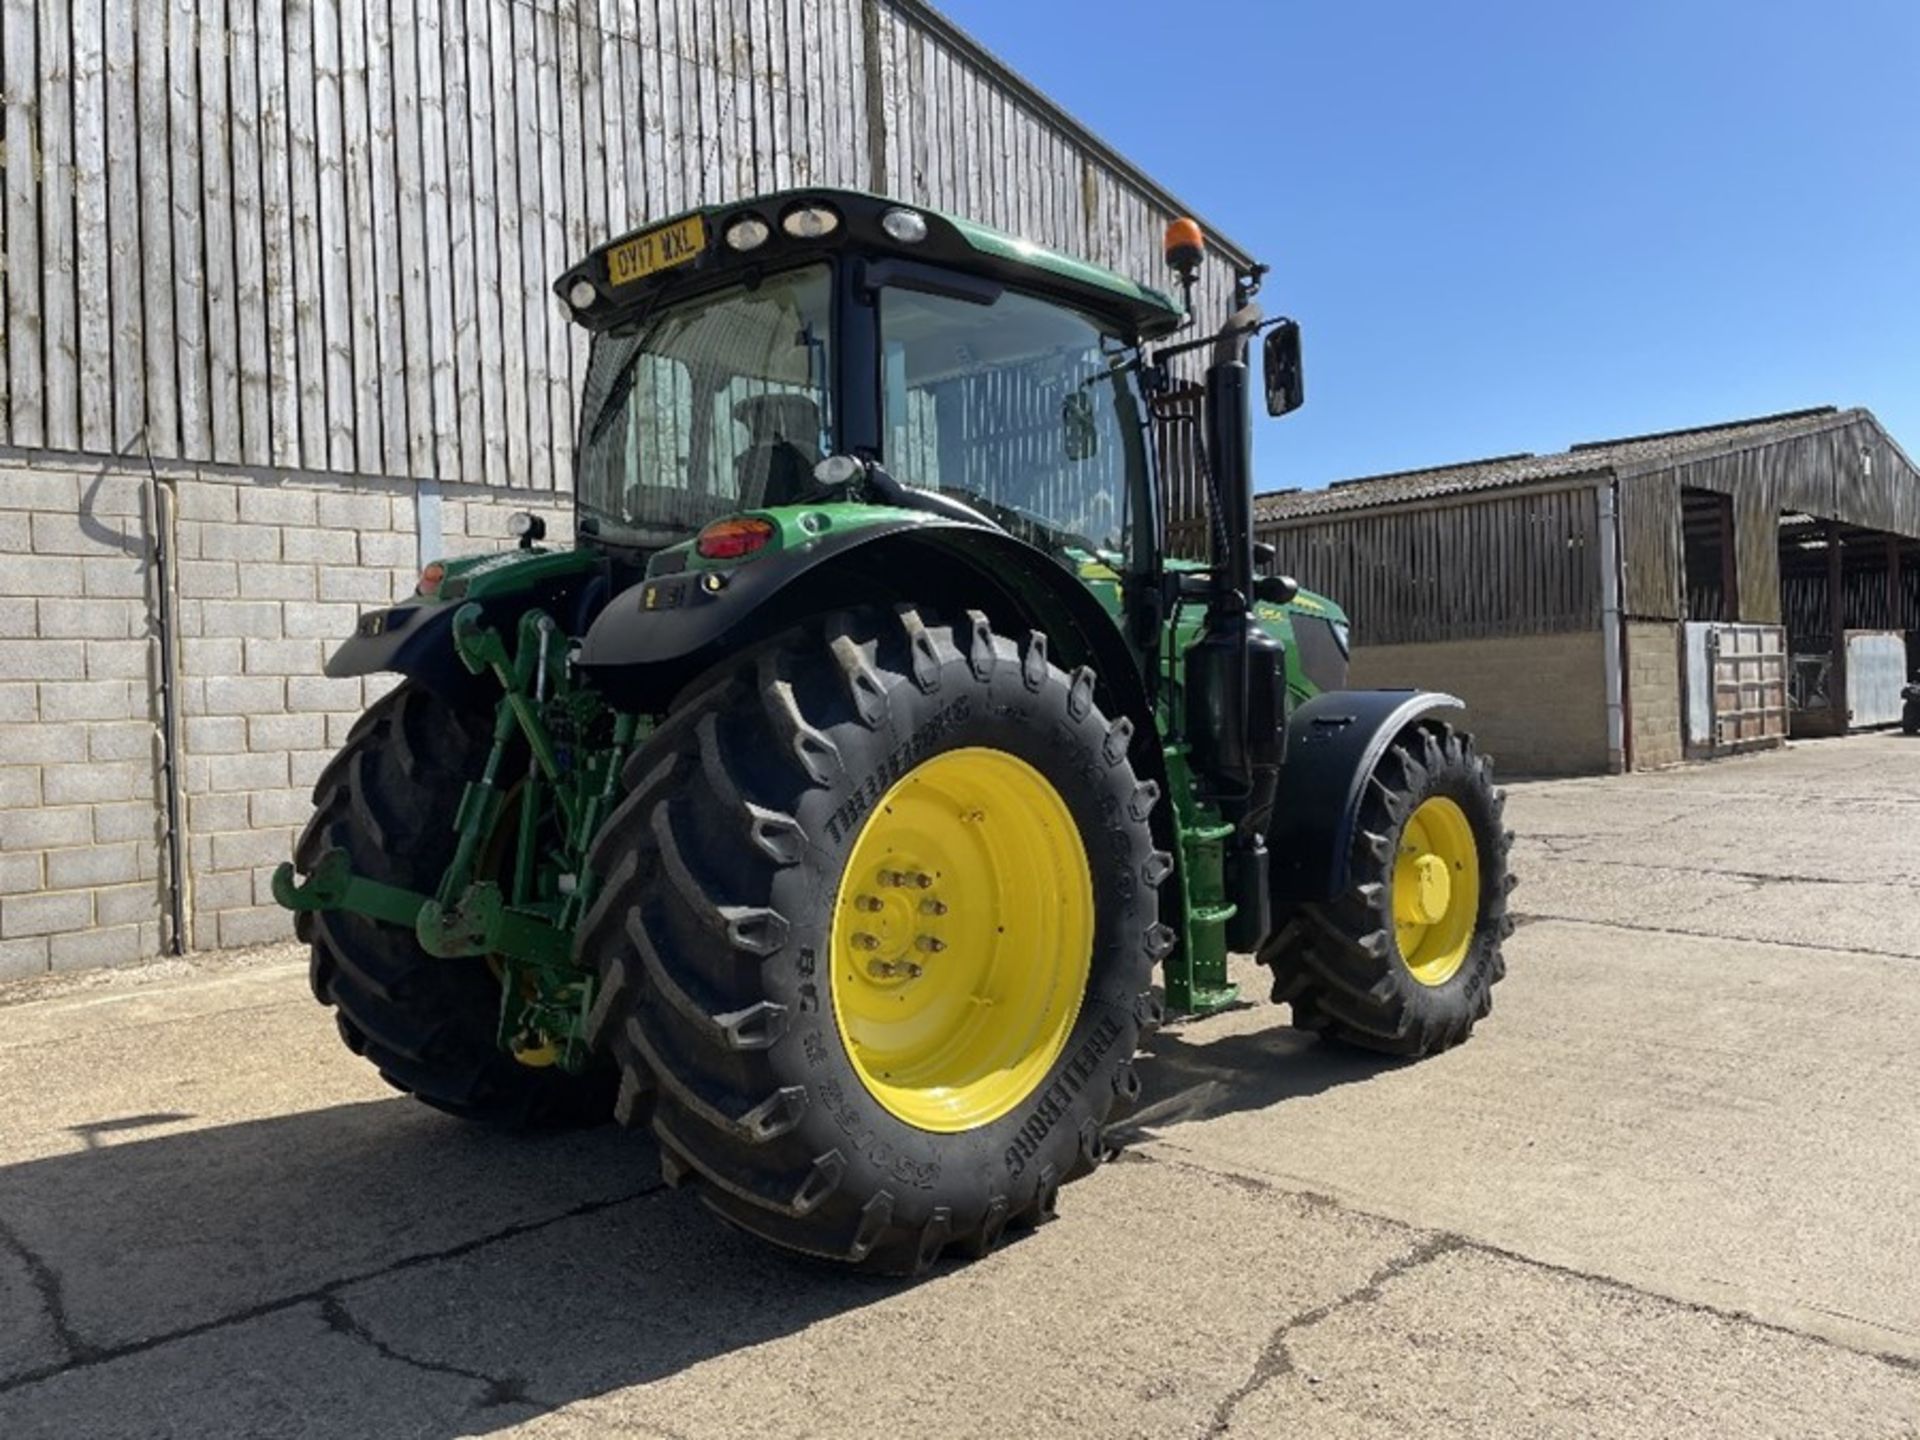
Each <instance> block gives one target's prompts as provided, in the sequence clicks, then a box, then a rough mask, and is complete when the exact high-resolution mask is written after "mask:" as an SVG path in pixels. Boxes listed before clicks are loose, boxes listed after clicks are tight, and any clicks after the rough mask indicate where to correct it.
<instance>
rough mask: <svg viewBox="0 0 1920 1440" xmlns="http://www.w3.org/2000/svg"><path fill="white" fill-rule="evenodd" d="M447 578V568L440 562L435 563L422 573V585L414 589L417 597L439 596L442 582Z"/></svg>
mask: <svg viewBox="0 0 1920 1440" xmlns="http://www.w3.org/2000/svg"><path fill="white" fill-rule="evenodd" d="M446 578H447V567H446V566H444V565H442V564H441V563H440V562H439V561H438V560H435V561H433V562H432V563H431V564H429V565H428V566H427V568H426V569H424V570H422V571H421V572H420V583H419V584H418V585H416V586H414V587H413V593H414V594H416V595H438V594H439V593H440V582H441V581H442V580H444V579H446Z"/></svg>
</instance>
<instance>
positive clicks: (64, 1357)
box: [0, 736, 1920, 1440]
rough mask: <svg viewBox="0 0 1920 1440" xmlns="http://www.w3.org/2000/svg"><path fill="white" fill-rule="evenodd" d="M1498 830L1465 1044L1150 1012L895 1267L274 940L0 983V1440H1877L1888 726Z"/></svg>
mask: <svg viewBox="0 0 1920 1440" xmlns="http://www.w3.org/2000/svg"><path fill="white" fill-rule="evenodd" d="M1507 813H1508V821H1509V823H1510V824H1511V825H1512V826H1513V828H1514V829H1515V830H1516V831H1517V832H1518V835H1519V839H1518V840H1517V842H1516V844H1515V847H1514V863H1515V867H1516V869H1517V870H1518V871H1519V873H1520V875H1521V877H1522V882H1521V888H1520V889H1519V890H1518V891H1517V892H1516V894H1515V897H1514V903H1515V908H1516V911H1517V912H1518V913H1519V914H1520V915H1521V916H1522V917H1523V920H1522V924H1521V926H1520V928H1519V930H1518V931H1517V933H1516V934H1515V935H1514V937H1513V939H1512V940H1511V941H1510V942H1509V945H1508V955H1509V964H1510V973H1509V976H1508V979H1507V980H1506V982H1505V983H1504V984H1503V985H1502V986H1501V987H1500V989H1499V991H1498V992H1497V999H1496V1006H1495V1011H1494V1014H1493V1016H1492V1018H1491V1019H1490V1020H1489V1021H1487V1022H1486V1023H1485V1024H1484V1025H1483V1026H1482V1028H1481V1029H1480V1031H1479V1032H1478V1033H1477V1034H1476V1035H1475V1036H1474V1038H1473V1040H1472V1042H1471V1043H1469V1044H1468V1045H1466V1046H1464V1047H1462V1048H1460V1049H1458V1050H1455V1051H1452V1052H1449V1053H1448V1054H1445V1055H1442V1056H1440V1057H1438V1058H1436V1059H1434V1060H1431V1061H1428V1062H1425V1063H1422V1064H1419V1065H1400V1064H1394V1063H1389V1062H1385V1061H1381V1060H1378V1059H1372V1058H1368V1057H1365V1056H1360V1055H1356V1054H1352V1053H1349V1052H1345V1051H1342V1050H1339V1049H1336V1048H1333V1047H1330V1046H1327V1045H1323V1044H1321V1043H1320V1042H1318V1041H1316V1040H1313V1039H1311V1038H1308V1037H1304V1036H1301V1035H1299V1034H1296V1033H1295V1032H1293V1031H1291V1030H1289V1029H1288V1028H1286V1025H1285V1020H1286V1015H1285V1012H1284V1011H1282V1010H1280V1009H1277V1008H1275V1007H1272V1006H1269V1005H1267V1004H1265V1003H1264V1002H1263V1001H1262V1002H1261V1003H1257V1004H1251V1005H1248V1006H1246V1007H1244V1008H1241V1009H1239V1010H1236V1011H1233V1012H1230V1013H1228V1014H1225V1015H1221V1016H1216V1017H1214V1018H1212V1019H1209V1020H1206V1021H1201V1022H1191V1023H1185V1024H1180V1025H1176V1026H1172V1027H1169V1028H1168V1029H1166V1030H1164V1031H1162V1032H1161V1033H1160V1034H1159V1035H1157V1036H1155V1037H1154V1038H1153V1040H1152V1041H1151V1045H1150V1049H1151V1056H1150V1058H1149V1059H1148V1060H1147V1061H1146V1062H1145V1063H1144V1064H1143V1067H1142V1068H1143V1074H1144V1076H1145V1078H1146V1081H1147V1087H1148V1088H1147V1094H1146V1096H1145V1097H1144V1099H1143V1105H1142V1108H1141V1110H1140V1111H1139V1112H1138V1113H1137V1114H1136V1115H1135V1116H1134V1117H1133V1118H1132V1119H1131V1120H1129V1121H1127V1122H1126V1123H1125V1124H1124V1125H1123V1126H1122V1127H1121V1130H1120V1132H1119V1137H1120V1138H1122V1139H1124V1140H1125V1141H1126V1148H1125V1150H1124V1152H1123V1154H1122V1156H1121V1158H1120V1159H1118V1160H1117V1161H1115V1162H1114V1163H1112V1164H1110V1165H1108V1166H1106V1167H1104V1168H1103V1169H1102V1170H1100V1171H1099V1172H1098V1173H1096V1174H1095V1175H1093V1176H1091V1177H1089V1178H1087V1179H1085V1180H1083V1181H1081V1182H1079V1183H1077V1184H1075V1185H1073V1186H1071V1187H1070V1188H1068V1189H1067V1190H1066V1191H1065V1192H1064V1193H1063V1195H1062V1198H1061V1218H1060V1219H1059V1220H1058V1221H1057V1222H1056V1223H1053V1224H1050V1225H1047V1226H1045V1227H1043V1228H1042V1229H1040V1230H1038V1231H1036V1232H1033V1233H1032V1234H1030V1235H1027V1236H1025V1237H1022V1238H1019V1239H1017V1240H1015V1241H1014V1242H1013V1243H1010V1244H1009V1245H1008V1246H1007V1247H1006V1248H1004V1249H1003V1250H1001V1251H999V1252H997V1253H996V1254H994V1255H993V1256H991V1257H989V1258H988V1259H986V1260H984V1261H981V1262H978V1263H974V1264H970V1265H969V1264H959V1263H949V1264H944V1265H942V1266H941V1267H940V1268H939V1269H937V1270H936V1271H935V1272H934V1273H933V1274H932V1275H931V1276H929V1277H928V1278H926V1279H924V1280H922V1281H919V1282H917V1283H916V1282H881V1281H874V1280H870V1279H862V1278H859V1277H855V1276H850V1275H846V1274H842V1273H840V1272H837V1271H834V1270H831V1269H827V1268H824V1267H822V1266H819V1265H817V1264H813V1263H809V1262H802V1261H798V1260H792V1259H787V1258H784V1257H782V1256H780V1255H777V1254H775V1253H773V1252H770V1251H768V1250H766V1249H765V1248H763V1247H761V1246H760V1245H758V1244H756V1243H753V1242H751V1241H748V1240H746V1239H744V1238H742V1237H740V1236H738V1235H736V1234H734V1233H732V1232H730V1231H728V1230H725V1229H723V1228H721V1227H720V1226H719V1225H718V1224H717V1223H715V1222H714V1221H712V1220H711V1219H709V1218H708V1217H707V1216H706V1214H705V1212H704V1211H702V1210H701V1209H700V1208H699V1206H698V1204H697V1203H696V1202H695V1201H693V1200H692V1199H691V1198H690V1196H689V1194H688V1193H687V1192H684V1191H674V1190H668V1189H666V1188H664V1187H663V1186H662V1184H661V1181H660V1176H659V1170H658V1166H657V1162H656V1159H655V1156H654V1153H653V1150H652V1148H651V1146H650V1145H649V1144H647V1143H646V1142H645V1141H644V1140H642V1139H641V1138H639V1137H638V1136H635V1135H632V1134H628V1133H623V1132H620V1131H618V1130H615V1129H612V1128H608V1129H604V1130H599V1131H593V1132H589V1133H583V1134H574V1135H568V1136H560V1137H546V1138H537V1139H515V1138H511V1137H506V1136H501V1135H496V1134H492V1133H488V1132H485V1131H480V1130H475V1129H472V1128H469V1127H467V1126H464V1125H462V1124H460V1123H459V1122H456V1121H453V1120H450V1119H447V1118H444V1117H442V1116H439V1115H437V1114H435V1113H433V1112H431V1111H429V1110H427V1109H425V1108H424V1107H421V1106H419V1105H417V1104H415V1103H413V1102H412V1101H409V1100H407V1099H404V1098H402V1097H397V1096H394V1095H392V1094H391V1093H390V1092H388V1091H387V1090H386V1089H385V1087H384V1086H383V1085H382V1084H381V1082H380V1081H379V1079H378V1078H377V1077H376V1076H375V1075H373V1074H372V1073H371V1071H369V1070H367V1069H366V1068H365V1067H364V1066H363V1065H362V1063H361V1062H360V1061H358V1060H356V1059H355V1058H354V1057H353V1056H351V1055H350V1054H348V1053H347V1052H346V1050H345V1049H344V1048H343V1047H342V1046H341V1045H340V1044H339V1042H338V1040H337V1038H336V1036H335V1034H334V1031H333V1026H332V1024H331V1022H330V1020H329V1019H328V1017H327V1016H326V1014H325V1013H324V1012H323V1011H321V1010H320V1009H319V1008H318V1007H316V1006H315V1005H314V1003H313V1001H312V998H311V995H310V994H309V992H308V990H307V986H306V979H305V973H304V971H305V966H304V961H303V958H302V957H301V956H300V955H298V954H297V953H296V952H295V951H294V950H293V949H292V948H290V947H282V948H277V949H270V950H266V951H259V952H254V953H251V954H247V955H240V956H222V957H217V958H210V959H207V960H204V961H193V962H173V963H169V964H164V965H155V966H149V967H145V968H143V969H139V970H128V971H118V972H109V973H102V974H96V975H89V976H80V977H66V978H62V979H58V980H54V981H42V982H32V983H30V984H26V985H21V986H15V987H12V988H11V989H9V990H6V991H0V1093H4V1095H5V1097H6V1108H5V1120H4V1122H0V1436H4V1437H6V1440H28V1437H40V1436H47V1437H60V1440H69V1437H93V1436H101V1437H112V1436H127V1437H135V1436H138V1437H145V1436H179V1437H196V1440H198V1437H209V1436H224V1435H233V1436H371V1437H402V1436H411V1437H424V1440H440V1437H453V1436H466V1435H496V1434H499V1435H505V1434H512V1435H526V1436H555V1437H558V1436H600V1435H611V1436H658V1437H688V1440H691V1437H708V1436H725V1437H732V1436H769V1437H773V1436H779V1437H797V1436H821V1437H863V1436H893V1435H898V1434H906V1433H914V1434H920V1435H931V1436H982V1437H988V1436H992V1437H1008V1436H1055V1435H1089V1436H1109V1435H1111V1436H1142V1437H1148V1436H1151V1437H1174V1436H1193V1437H1200V1436H1213V1435H1231V1436H1283V1435H1290V1436H1315V1437H1318V1436H1328V1437H1349V1436H1354V1437H1358V1436H1394V1437H1405V1436H1408V1435H1421V1436H1448V1435H1461V1436H1468V1435H1471V1436H1476V1437H1477V1436H1515V1437H1519V1436H1555V1435H1568V1436H1620V1437H1641V1436H1653V1435H1658V1436H1721V1435H1724V1436H1741V1437H1745V1436H1761V1435H1768V1436H1783V1437H1784V1436H1791V1437H1801V1436H1836V1437H1854V1436H1862V1437H1881V1436H1910V1437H1912V1436H1920V1083H1917V1082H1920V844H1916V841H1915V831H1916V827H1917V826H1920V742H1915V741H1903V740H1902V739H1901V738H1900V737H1897V736H1868V737H1856V738H1852V739H1847V740H1840V741H1830V742H1822V743H1818V744H1807V745H1796V746H1794V747H1792V748H1791V749H1789V750H1786V751H1783V752H1775V753H1771V754H1766V755H1762V756H1756V757H1751V758H1746V759H1738V760H1731V761H1724V762H1720V763H1717V764H1715V765H1712V766H1704V767H1697V768H1689V769H1682V770H1676V771H1670V772H1664V773H1660V774H1653V775H1642V776H1633V777H1627V778H1622V779H1607V780H1598V779H1595V780H1570V781H1553V782H1541V783H1532V784H1518V785H1515V786H1514V787H1513V788H1512V790H1511V793H1510V798H1509V804H1508V812H1507ZM1238 978H1239V979H1240V980H1241V981H1242V983H1243V985H1244V986H1245V988H1246V990H1247V992H1248V994H1249V995H1250V996H1253V997H1260V996H1262V995H1263V994H1264V988H1263V986H1262V985H1261V980H1262V978H1263V972H1261V971H1259V970H1258V969H1257V968H1255V967H1254V966H1252V965H1251V964H1245V965H1243V966H1242V967H1241V973H1240V974H1239V976H1238Z"/></svg>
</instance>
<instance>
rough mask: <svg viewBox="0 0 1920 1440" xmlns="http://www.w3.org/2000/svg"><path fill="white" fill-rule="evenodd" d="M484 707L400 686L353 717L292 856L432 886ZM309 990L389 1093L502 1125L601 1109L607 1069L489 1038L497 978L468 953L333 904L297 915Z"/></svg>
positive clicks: (607, 1094) (594, 1114) (484, 734)
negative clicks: (537, 1064)
mask: <svg viewBox="0 0 1920 1440" xmlns="http://www.w3.org/2000/svg"><path fill="white" fill-rule="evenodd" d="M492 731H493V717H492V715H491V714H490V713H489V712H487V711H484V710H462V709H459V708H456V707H455V706H452V705H449V704H447V703H446V702H445V701H442V700H440V699H439V698H437V697H436V696H434V695H432V694H431V693H429V692H428V691H426V690H422V689H420V688H418V687H417V686H415V685H413V684H411V683H409V684H403V685H401V686H400V687H399V688H398V689H396V690H394V691H393V692H392V693H391V694H390V695H388V696H386V697H385V698H384V699H382V700H380V701H379V702H378V703H376V704H375V705H374V706H373V707H372V708H371V709H370V710H368V711H367V713H366V714H364V715H362V716H361V717H360V719H359V721H358V723H356V724H355V725H354V727H353V730H352V732H351V733H350V734H349V735H348V736H347V743H346V745H345V746H344V747H343V748H342V749H341V751H340V753H339V754H338V755H336V756H335V757H334V758H333V760H332V762H331V763H330V764H329V765H328V766H327V768H326V770H325V771H323V772H322V773H321V776H320V779H319V782H318V783H317V784H316V785H315V786H314V790H313V802H314V807H315V808H314V816H313V819H312V820H310V821H309V822H308V823H307V828H306V831H305V833H303V834H302V835H301V837H300V843H299V845H298V846H297V847H296V848H295V851H294V854H295V859H296V861H297V863H298V864H299V866H300V868H301V869H302V870H311V869H312V868H313V866H314V865H315V864H316V863H317V862H318V860H319V859H320V856H321V855H322V854H324V853H325V852H326V851H328V850H331V849H335V848H339V849H343V850H345V851H346V852H347V855H348V858H349V859H350V861H351V862H352V865H353V869H354V871H355V873H357V874H360V875H364V876H367V877H368V878H370V879H374V880H380V881H384V882H385V883H387V884H389V885H401V886H405V887H407V888H409V889H413V890H418V891H421V892H423V893H426V894H432V893H433V891H434V889H435V888H436V887H437V886H438V885H439V883H440V877H441V875H442V874H443V873H444V871H445V870H446V868H447V865H448V864H449V863H450V862H451V861H452V859H453V851H454V845H455V842H456V839H457V837H456V835H455V832H454V828H453V818H454V814H455V812H456V810H457V809H458V807H459V804H460V796H461V793H462V791H463V789H464V787H465V785H466V782H467V781H468V780H470V779H473V778H475V777H477V776H478V775H479V774H480V771H481V767H482V766H483V765H484V763H485V761H486V758H487V751H488V748H489V746H490V745H491V743H492ZM295 928H296V930H297V932H298V934H299V936H300V938H301V939H302V940H304V941H306V942H307V944H308V945H310V946H311V947H312V962H311V968H310V975H311V979H312V981H313V993H314V998H315V999H317V1000H319V1001H320V1003H321V1004H323V1005H330V1006H332V1007H333V1008H334V1010H335V1011H336V1012H337V1015H336V1018H337V1020H338V1022H339V1026H340V1035H341V1038H342V1039H343V1040H345V1041H346V1044H347V1048H348V1049H350V1050H352V1051H353V1052H354V1054H356V1055H360V1056H362V1057H364V1058H365V1059H366V1060H368V1061H369V1062H371V1063H372V1064H373V1065H374V1067H375V1068H376V1069H378V1070H379V1072H380V1074H381V1077H382V1078H383V1079H385V1080H386V1081H387V1083H388V1084H390V1085H392V1086H393V1087H394V1088H395V1089H396V1090H401V1091H404V1092H406V1093H407V1094H410V1095H413V1096H415V1097H416V1098H418V1099H420V1100H423V1101H425V1102H426V1103H427V1104H429V1105H431V1106H433V1107H434V1108H435V1109H437V1110H444V1111H447V1112H448V1113H450V1114H453V1115H458V1116H460V1117H462V1118H464V1119H470V1120H480V1121H486V1122H489V1123H492V1124H495V1125H500V1126H503V1127H507V1128H512V1129H548V1128H564V1127H570V1126H576V1125H588V1124H597V1123H599V1122H601V1121H603V1120H605V1119H606V1118H607V1117H608V1115H609V1114H610V1113H611V1112H612V1108H613V1080H612V1075H611V1072H610V1071H609V1070H607V1069H604V1068H602V1069H599V1070H597V1071H589V1072H588V1073H586V1074H582V1075H571V1074H568V1073H567V1072H566V1071H564V1070H562V1069H560V1068H559V1067H557V1066H553V1067H546V1068H532V1067H529V1066H526V1065H523V1064H521V1063H520V1062H519V1061H517V1060H515V1059H514V1058H513V1057H512V1056H510V1055H508V1054H506V1053H505V1052H504V1051H502V1050H501V1049H500V1048H499V1046H498V1044H497V1043H496V1040H495V1031H496V1028H497V1025H498V1022H499V1014H500V984H499V981H498V980H497V979H496V977H495V974H494V971H493V969H492V967H491V966H490V965H489V964H488V963H487V961H486V960H485V959H483V958H480V957H473V958H470V959H469V958H461V959H442V958H441V957H439V956H435V955H429V954H428V953H427V952H426V951H424V950H422V949H421V948H420V946H419V944H418V942H417V941H416V940H415V938H414V936H413V934H412V932H411V931H408V930H405V929H402V928H401V927H399V926H396V925H386V924H382V923H380V922H379V921H376V920H371V919H369V918H367V917H366V916H364V915H355V914H351V913H349V912H347V911H344V910H332V911H307V912H302V913H301V914H300V915H299V916H298V917H297V919H296V920H295Z"/></svg>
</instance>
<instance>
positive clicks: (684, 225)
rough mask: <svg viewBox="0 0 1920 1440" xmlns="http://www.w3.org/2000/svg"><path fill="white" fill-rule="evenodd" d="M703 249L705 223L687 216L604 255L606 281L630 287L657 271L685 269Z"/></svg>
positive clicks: (705, 243) (635, 238) (705, 236)
mask: <svg viewBox="0 0 1920 1440" xmlns="http://www.w3.org/2000/svg"><path fill="white" fill-rule="evenodd" d="M706 248H707V222H706V221H705V220H703V219H701V217H700V216H698V215H689V216H687V218H686V219H684V220H676V221H674V222H673V223H672V224H671V225H662V226H661V227H660V228H659V229H658V230H649V231H648V232H647V233H646V234H644V235H636V236H635V237H634V238H633V239H631V240H628V241H625V242H623V243H621V244H619V245H616V246H614V247H613V249H611V250H609V251H608V252H607V279H608V280H610V281H611V282H612V283H613V284H615V285H631V284H632V283H633V282H634V281H635V280H641V279H645V278H646V277H647V276H649V275H651V274H653V273H654V272H655V271H657V270H667V269H671V268H672V267H673V266H675V265H684V264H686V263H687V262H688V261H689V260H691V259H693V258H694V257H695V256H696V255H698V254H699V253H700V252H701V251H702V250H704V249H706Z"/></svg>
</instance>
